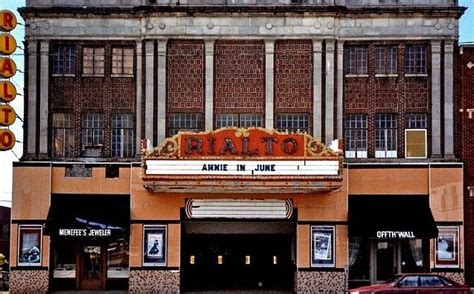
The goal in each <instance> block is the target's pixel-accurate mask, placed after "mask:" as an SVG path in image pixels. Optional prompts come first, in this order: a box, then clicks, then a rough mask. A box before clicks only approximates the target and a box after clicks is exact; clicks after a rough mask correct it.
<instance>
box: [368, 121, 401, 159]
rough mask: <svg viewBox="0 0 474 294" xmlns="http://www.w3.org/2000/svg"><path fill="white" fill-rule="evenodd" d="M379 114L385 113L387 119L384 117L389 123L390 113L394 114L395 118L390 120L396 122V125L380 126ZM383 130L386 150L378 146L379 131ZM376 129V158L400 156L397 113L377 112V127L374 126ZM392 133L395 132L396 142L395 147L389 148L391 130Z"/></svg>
mask: <svg viewBox="0 0 474 294" xmlns="http://www.w3.org/2000/svg"><path fill="white" fill-rule="evenodd" d="M379 115H383V116H385V119H384V123H387V119H386V118H387V116H388V115H390V116H393V118H394V119H393V120H390V121H391V122H395V126H392V127H380V128H379V127H378V120H377V117H378V116H379ZM382 130H383V133H384V136H383V138H384V150H378V149H377V148H378V147H377V143H378V138H379V133H378V132H379V131H382ZM374 131H375V134H374V135H375V136H374V140H375V144H374V147H375V158H397V157H398V121H397V114H395V113H377V114H375V128H374ZM388 131H390V133H392V132H393V133H394V134H395V136H394V138H392V139H394V142H395V143H394V144H395V147H394V149H390V150H389V149H388V145H389V137H390V136H389V132H388ZM392 135H393V134H392Z"/></svg>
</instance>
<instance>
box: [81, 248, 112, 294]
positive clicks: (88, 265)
mask: <svg viewBox="0 0 474 294" xmlns="http://www.w3.org/2000/svg"><path fill="white" fill-rule="evenodd" d="M79 259H80V261H79V264H80V272H79V289H83V290H103V289H105V281H106V278H107V275H106V271H105V269H106V268H107V267H106V251H105V248H104V246H103V245H99V244H84V245H81V252H80V254H79Z"/></svg>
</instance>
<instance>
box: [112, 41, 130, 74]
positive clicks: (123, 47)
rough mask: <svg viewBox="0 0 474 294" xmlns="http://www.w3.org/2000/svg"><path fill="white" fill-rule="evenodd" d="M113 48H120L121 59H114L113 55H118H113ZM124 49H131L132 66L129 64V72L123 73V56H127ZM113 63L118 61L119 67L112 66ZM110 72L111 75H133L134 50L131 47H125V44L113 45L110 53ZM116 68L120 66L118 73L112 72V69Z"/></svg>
mask: <svg viewBox="0 0 474 294" xmlns="http://www.w3.org/2000/svg"><path fill="white" fill-rule="evenodd" d="M115 50H122V53H121V55H120V56H121V59H119V60H116V59H114V57H116V56H118V55H115V54H114V51H115ZM125 50H131V53H132V54H131V55H130V56H131V63H132V66H131V73H124V69H125V56H127V55H126V54H125ZM114 63H117V64H118V63H120V65H121V66H120V67H116V66H114ZM110 67H111V74H110V76H111V77H133V76H134V75H135V50H134V48H133V47H126V46H114V47H112V55H111V66H110ZM117 68H120V73H114V69H117Z"/></svg>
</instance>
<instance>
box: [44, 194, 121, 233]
mask: <svg viewBox="0 0 474 294" xmlns="http://www.w3.org/2000/svg"><path fill="white" fill-rule="evenodd" d="M129 232H130V196H128V195H127V196H112V195H111V196H103V195H100V196H99V195H92V196H89V195H87V196H76V195H74V196H71V195H53V196H52V198H51V206H50V208H49V212H48V219H47V221H46V226H45V234H47V235H50V236H52V237H53V238H57V237H60V238H62V237H64V238H108V237H115V236H119V235H128V234H129Z"/></svg>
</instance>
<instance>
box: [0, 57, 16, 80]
mask: <svg viewBox="0 0 474 294" xmlns="http://www.w3.org/2000/svg"><path fill="white" fill-rule="evenodd" d="M15 74H16V63H15V61H13V59H11V58H9V57H1V58H0V77H1V78H5V79H9V78H11V77H13V76H14V75H15Z"/></svg>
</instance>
